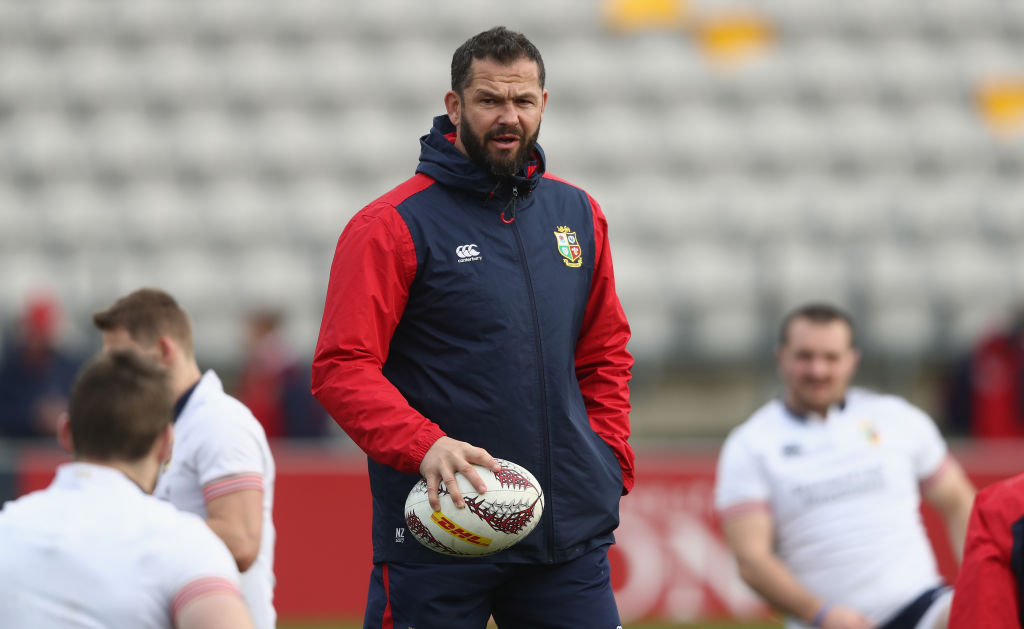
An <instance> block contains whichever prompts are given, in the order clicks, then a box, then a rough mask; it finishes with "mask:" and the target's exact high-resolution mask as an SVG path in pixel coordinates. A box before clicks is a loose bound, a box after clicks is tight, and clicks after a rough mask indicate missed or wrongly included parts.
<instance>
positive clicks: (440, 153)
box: [416, 115, 546, 201]
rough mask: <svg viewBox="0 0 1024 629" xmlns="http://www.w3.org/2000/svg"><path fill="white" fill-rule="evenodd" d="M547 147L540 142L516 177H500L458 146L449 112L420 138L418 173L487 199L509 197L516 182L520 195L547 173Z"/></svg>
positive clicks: (527, 191)
mask: <svg viewBox="0 0 1024 629" xmlns="http://www.w3.org/2000/svg"><path fill="white" fill-rule="evenodd" d="M545 170H546V168H545V159H544V151H543V150H542V149H541V147H540V145H538V146H536V147H535V148H534V150H533V158H532V159H531V160H530V161H528V162H527V163H526V165H525V166H524V167H523V170H522V171H521V172H520V173H518V174H516V175H514V176H512V177H496V176H495V175H492V174H491V173H489V172H487V171H486V170H484V168H483V167H481V166H480V165H479V164H477V163H476V162H474V161H473V160H471V159H469V157H467V156H466V155H463V154H462V152H460V151H459V150H458V149H457V148H455V125H453V124H452V123H451V120H449V119H448V116H447V115H441V116H436V117H435V118H434V126H433V127H432V128H431V129H430V132H429V133H428V134H427V135H424V136H423V137H421V138H420V162H419V166H417V167H416V172H417V173H423V174H425V175H427V176H429V177H431V178H432V179H434V180H435V181H437V182H439V183H442V184H445V185H449V186H453V187H456V188H461V189H463V190H467V191H469V192H472V193H476V194H479V195H481V197H482V198H483V200H484V201H486V200H488V199H490V198H491V197H492V196H493V197H499V198H507V197H508V196H510V195H511V193H512V188H513V186H514V187H516V189H517V191H518V194H519V195H521V196H522V195H526V194H529V193H530V192H532V191H533V189H534V188H536V187H537V184H538V183H540V180H541V177H542V176H543V175H544V172H545Z"/></svg>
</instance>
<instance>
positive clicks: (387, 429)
mask: <svg viewBox="0 0 1024 629" xmlns="http://www.w3.org/2000/svg"><path fill="white" fill-rule="evenodd" d="M415 275H416V251H415V247H414V245H413V242H412V236H411V235H410V234H409V230H408V228H407V227H406V225H405V222H404V221H403V220H402V218H401V216H399V214H398V212H397V211H396V210H395V208H394V207H393V206H391V205H390V204H388V203H386V202H381V201H378V202H375V203H373V204H371V205H369V206H368V207H366V208H364V209H363V210H362V211H361V212H359V213H358V214H357V215H356V216H355V217H354V218H353V219H352V220H351V221H350V222H349V224H348V225H347V226H346V227H345V230H344V231H343V232H342V234H341V237H340V238H339V239H338V246H337V249H336V250H335V253H334V261H333V263H332V264H331V276H330V281H329V283H328V287H327V298H326V302H325V304H324V315H323V320H322V321H321V323H320V336H319V338H318V339H317V344H316V350H315V352H314V355H313V378H312V381H313V394H314V395H315V396H316V398H317V400H319V402H320V404H321V405H323V407H324V409H326V410H327V412H328V413H330V415H331V417H333V418H334V420H335V421H336V422H338V425H340V426H341V427H342V428H343V429H344V430H345V432H346V433H347V434H348V435H349V436H350V437H351V438H352V440H353V441H355V443H356V444H357V445H358V446H359V447H360V448H362V450H363V451H364V452H365V453H366V454H367V455H368V456H369V457H370V458H371V459H373V460H374V461H377V462H378V463H382V464H384V465H390V466H391V467H394V468H395V469H397V470H399V471H402V472H406V473H410V474H411V473H416V472H418V471H419V465H420V462H421V461H422V460H423V455H424V454H426V452H427V450H428V449H429V448H430V446H431V445H433V443H434V442H435V441H437V439H438V438H440V437H441V436H443V435H444V432H443V431H442V430H441V428H440V427H439V426H438V425H437V424H435V423H434V422H432V421H430V420H429V419H427V418H426V417H424V416H423V415H421V414H420V413H418V412H417V411H415V410H413V408H412V407H411V406H409V403H408V402H407V401H406V399H405V398H404V397H403V396H402V394H401V393H400V392H399V391H398V389H396V388H395V387H394V385H392V384H391V383H390V382H389V381H388V380H387V379H386V378H385V377H384V375H383V373H382V371H381V369H382V368H383V365H384V362H385V360H386V359H387V354H388V347H389V345H390V343H391V336H392V334H393V333H394V331H395V327H396V326H397V325H398V322H399V320H401V318H402V312H403V311H404V310H405V305H406V302H407V300H408V297H409V285H410V283H411V282H412V280H413V278H414V277H415Z"/></svg>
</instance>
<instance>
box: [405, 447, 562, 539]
mask: <svg viewBox="0 0 1024 629" xmlns="http://www.w3.org/2000/svg"><path fill="white" fill-rule="evenodd" d="M496 460H497V461H498V463H499V464H500V465H501V469H500V470H499V471H498V472H492V471H491V470H489V469H487V468H485V467H482V466H480V465H474V466H473V467H475V468H476V471H477V473H478V474H480V478H482V479H483V481H484V483H486V484H487V491H485V492H484V493H482V494H480V493H477V491H476V489H475V488H474V487H473V485H472V484H470V482H469V480H468V479H467V478H466V477H465V476H463V475H462V474H458V473H456V474H455V480H456V482H458V484H459V491H460V492H461V493H462V497H463V499H465V501H466V506H465V507H464V508H462V509H459V508H456V506H455V503H454V502H453V501H452V497H451V495H450V494H449V493H448V489H447V488H446V487H445V484H444V482H442V483H441V486H440V487H439V488H438V498H439V499H440V500H441V510H440V511H434V510H433V509H432V508H431V507H430V502H429V501H428V500H427V481H426V480H424V479H420V481H419V482H418V483H416V485H415V486H414V487H413V488H412V490H411V491H410V492H409V497H408V498H406V500H405V524H406V526H407V527H408V528H409V531H410V532H411V533H412V534H413V536H414V537H415V538H416V539H417V540H418V541H419V542H420V543H421V544H423V545H424V546H426V547H427V548H429V549H430V550H434V551H437V552H439V553H443V554H445V555H455V556H458V557H474V556H480V555H491V554H493V553H496V552H498V551H502V550H505V549H506V548H508V547H509V546H512V545H513V544H515V543H516V542H518V541H519V540H521V539H523V538H524V537H526V536H527V535H528V534H529V533H530V531H532V530H533V528H534V527H535V526H537V522H539V521H540V516H541V514H542V513H543V512H544V493H543V492H542V491H541V489H540V483H538V482H537V479H536V478H534V476H533V474H531V473H530V472H529V471H527V469H526V468H524V467H522V466H520V465H516V464H515V463H512V462H511V461H506V460H504V459H496Z"/></svg>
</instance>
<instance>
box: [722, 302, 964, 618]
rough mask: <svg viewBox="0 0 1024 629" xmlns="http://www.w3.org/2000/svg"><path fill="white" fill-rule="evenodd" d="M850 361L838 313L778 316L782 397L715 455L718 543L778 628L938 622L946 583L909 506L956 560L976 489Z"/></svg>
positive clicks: (845, 324) (901, 404)
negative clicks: (781, 622) (936, 520)
mask: <svg viewBox="0 0 1024 629" xmlns="http://www.w3.org/2000/svg"><path fill="white" fill-rule="evenodd" d="M858 359H859V354H858V351H857V349H856V346H855V344H854V333H853V325H852V322H851V320H850V318H849V316H848V315H846V314H845V313H844V312H842V311H841V310H839V309H837V308H834V307H832V306H829V305H824V304H811V305H807V306H804V307H802V308H799V309H797V310H795V311H793V312H792V313H790V315H789V316H787V317H786V318H785V320H784V321H783V324H782V329H781V331H780V335H779V345H778V347H777V349H776V362H777V365H778V371H779V374H780V376H781V378H782V381H783V385H784V391H783V395H782V396H781V397H779V398H777V399H774V400H772V401H770V402H768V403H767V404H765V405H764V406H762V407H761V408H760V409H759V410H758V411H757V412H755V413H754V415H753V416H752V417H751V418H750V419H749V420H747V421H746V422H745V423H744V424H742V425H741V426H739V427H737V428H735V429H734V430H733V431H732V433H730V435H729V437H728V438H727V439H726V442H725V445H724V446H723V448H722V452H721V455H720V458H719V461H718V477H717V481H716V492H715V494H716V495H715V506H716V508H717V510H718V513H719V516H720V518H721V521H722V527H723V530H724V532H725V536H726V540H727V541H728V543H729V545H730V547H731V548H732V550H733V551H734V553H735V554H736V558H737V560H738V562H739V570H740V575H741V576H742V577H743V579H744V580H745V581H746V582H747V584H749V585H750V587H752V588H753V589H754V590H755V591H757V592H758V593H759V594H760V595H761V596H762V597H763V598H764V599H765V601H767V602H768V603H770V604H771V605H773V606H774V607H776V608H777V609H779V610H780V611H782V612H783V613H784V614H785V615H786V617H787V619H786V626H787V627H788V628H790V629H798V628H805V627H823V628H825V629H867V628H869V627H880V628H884V629H933V628H936V627H945V625H946V615H947V614H948V610H949V602H950V598H951V591H950V590H949V588H948V587H946V586H945V584H944V583H943V582H942V579H941V577H940V576H939V573H938V570H937V568H936V562H935V557H934V555H933V553H932V549H931V546H930V545H929V542H928V538H927V535H926V534H925V529H924V525H923V523H922V521H921V517H920V513H919V505H920V501H921V497H922V496H924V498H925V499H926V500H927V501H928V502H929V503H931V504H932V505H934V506H935V507H936V508H937V509H938V511H939V512H940V513H941V514H942V516H943V518H944V520H945V523H946V527H947V529H948V532H949V535H950V539H951V541H952V543H953V546H954V548H955V549H956V552H957V554H958V555H959V554H960V553H962V550H963V540H964V534H965V531H966V528H967V520H968V517H969V515H970V509H971V502H972V500H973V497H974V489H973V487H972V486H971V484H970V482H969V481H968V480H967V478H966V477H965V475H964V473H963V471H962V470H961V468H960V466H959V465H958V464H957V463H956V462H955V461H954V460H953V459H952V458H951V457H950V456H949V454H948V453H947V451H946V444H945V442H944V441H943V440H942V437H941V436H940V435H939V431H938V430H937V429H936V427H935V424H934V422H932V420H931V418H929V417H928V416H927V415H926V414H925V413H924V412H922V411H921V410H919V409H917V408H915V407H914V406H912V405H910V404H909V403H908V402H906V401H905V400H903V399H901V398H898V397H895V396H891V395H880V394H877V393H873V392H870V391H867V390H864V389H859V388H850V382H851V380H852V378H853V374H854V372H855V371H856V368H857V363H858Z"/></svg>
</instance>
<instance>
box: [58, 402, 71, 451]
mask: <svg viewBox="0 0 1024 629" xmlns="http://www.w3.org/2000/svg"><path fill="white" fill-rule="evenodd" d="M57 443H59V444H60V447H61V449H63V450H64V451H65V452H67V453H68V454H70V455H74V454H75V444H74V443H73V442H72V440H71V416H70V415H68V413H67V411H64V412H63V413H61V414H60V417H58V418H57Z"/></svg>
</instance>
